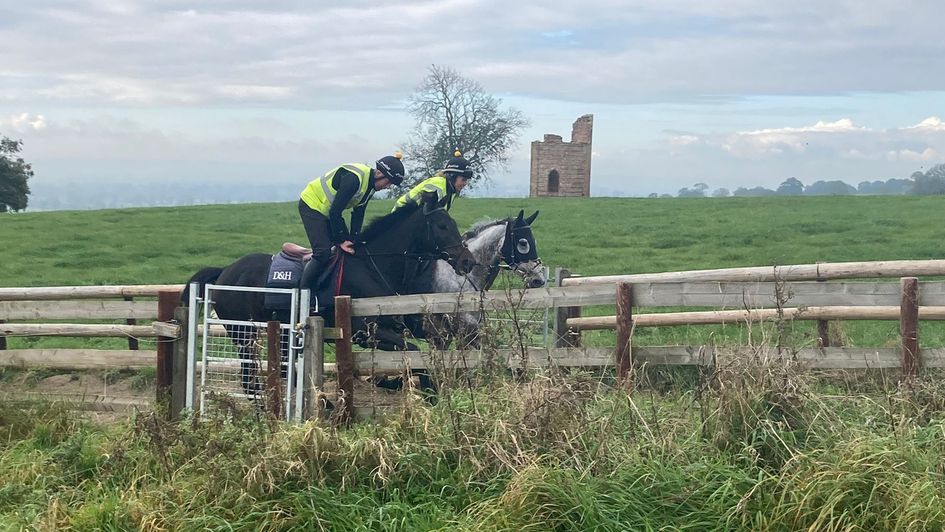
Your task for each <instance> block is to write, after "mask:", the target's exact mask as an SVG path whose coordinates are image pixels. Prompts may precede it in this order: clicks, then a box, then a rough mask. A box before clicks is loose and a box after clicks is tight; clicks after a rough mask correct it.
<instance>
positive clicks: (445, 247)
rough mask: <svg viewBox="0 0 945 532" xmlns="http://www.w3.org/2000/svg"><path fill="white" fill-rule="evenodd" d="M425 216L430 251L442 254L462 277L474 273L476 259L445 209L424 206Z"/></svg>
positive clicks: (429, 205)
mask: <svg viewBox="0 0 945 532" xmlns="http://www.w3.org/2000/svg"><path fill="white" fill-rule="evenodd" d="M423 216H424V219H425V221H426V225H427V239H428V246H429V248H430V251H433V252H435V253H440V254H441V255H443V257H442V258H443V259H444V260H446V261H447V262H449V263H450V266H452V267H453V270H455V271H456V273H458V274H460V275H465V274H467V273H469V272H470V271H472V269H473V267H474V266H475V265H476V259H475V258H474V257H473V255H472V253H470V252H469V249H468V248H467V247H466V244H465V243H463V237H462V235H460V233H459V228H458V227H457V226H456V221H455V220H453V218H452V217H451V216H450V215H449V213H448V212H446V209H444V208H443V207H437V206H435V205H433V204H424V206H423Z"/></svg>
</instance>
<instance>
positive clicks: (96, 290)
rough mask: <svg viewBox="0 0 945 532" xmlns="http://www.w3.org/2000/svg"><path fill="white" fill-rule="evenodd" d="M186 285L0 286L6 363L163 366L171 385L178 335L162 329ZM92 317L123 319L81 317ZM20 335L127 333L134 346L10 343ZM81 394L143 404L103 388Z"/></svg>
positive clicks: (1, 362) (89, 399)
mask: <svg viewBox="0 0 945 532" xmlns="http://www.w3.org/2000/svg"><path fill="white" fill-rule="evenodd" d="M182 288H183V285H132V286H59V287H39V288H0V367H19V368H31V367H46V368H54V369H138V368H147V367H151V368H159V369H160V370H161V371H159V372H158V384H159V385H160V386H162V387H164V388H166V387H167V385H168V383H167V372H166V366H167V363H166V360H167V359H168V357H169V356H170V352H171V350H172V348H173V344H174V343H175V338H170V337H167V335H166V334H162V332H161V330H160V325H161V323H163V322H166V321H170V320H172V319H173V317H174V309H175V308H176V307H177V305H178V301H179V294H180V290H181V289H182ZM67 320H68V321H71V323H70V322H67ZM87 321H116V322H120V323H75V322H87ZM15 322H26V323H15ZM50 322H51V323H50ZM142 322H144V323H142ZM148 322H151V323H148ZM156 325H157V326H156ZM14 336H23V337H85V338H90V337H97V338H126V339H127V342H128V348H127V349H124V350H121V349H90V348H68V349H64V348H49V347H41V348H30V349H26V348H21V349H9V346H8V344H7V337H14ZM139 339H153V340H154V341H155V348H154V349H151V350H143V349H139V341H138V340H139ZM162 371H163V373H162ZM162 378H163V380H162ZM34 395H35V394H34ZM53 397H54V398H61V399H70V398H69V397H66V396H61V397H60V396H59V395H56V396H53ZM79 398H80V399H81V400H82V401H81V402H83V403H84V404H86V405H87V406H88V407H90V408H98V409H107V410H112V409H115V408H123V407H127V406H143V405H142V404H141V403H139V402H135V401H130V400H127V399H126V398H121V397H106V396H104V395H101V394H97V393H91V394H82V395H81V396H79ZM72 399H75V398H72Z"/></svg>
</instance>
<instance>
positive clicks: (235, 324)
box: [187, 284, 310, 421]
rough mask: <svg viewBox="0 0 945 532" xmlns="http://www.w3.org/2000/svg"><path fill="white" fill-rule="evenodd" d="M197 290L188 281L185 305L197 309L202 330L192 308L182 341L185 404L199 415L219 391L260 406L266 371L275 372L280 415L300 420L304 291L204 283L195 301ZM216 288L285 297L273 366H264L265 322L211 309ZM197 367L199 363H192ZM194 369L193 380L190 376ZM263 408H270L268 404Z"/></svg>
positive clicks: (263, 401)
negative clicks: (229, 316) (223, 315)
mask: <svg viewBox="0 0 945 532" xmlns="http://www.w3.org/2000/svg"><path fill="white" fill-rule="evenodd" d="M197 292H198V289H197V287H196V285H191V291H190V294H191V307H190V308H192V309H197V308H198V306H197V305H198V304H200V307H202V309H203V319H202V324H203V327H202V330H201V328H199V327H197V321H198V319H197V314H198V312H192V313H191V319H190V323H189V324H188V327H189V330H190V335H189V338H190V341H191V344H190V345H189V346H188V370H189V371H188V383H187V401H188V404H187V407H188V409H191V410H193V409H194V406H195V405H194V404H193V402H194V399H195V398H196V401H197V402H198V405H196V406H197V407H198V408H199V411H200V414H201V416H202V415H204V414H205V413H206V409H207V406H208V403H209V401H211V400H212V398H213V397H214V396H219V395H224V396H229V397H236V398H242V399H246V400H248V401H252V402H253V403H254V404H256V405H257V406H260V407H263V408H265V407H266V401H267V398H268V397H270V396H269V394H267V390H266V382H267V379H266V377H267V375H268V374H269V371H270V370H271V371H278V372H279V376H280V378H279V380H278V382H279V383H280V384H279V385H280V387H281V389H280V394H279V396H280V397H281V398H282V404H281V405H280V410H282V412H283V413H284V417H285V419H288V420H296V421H300V420H301V419H302V399H303V394H302V393H300V390H302V389H303V386H302V380H303V375H304V372H305V368H304V363H305V358H304V356H303V353H302V348H303V345H304V334H305V333H304V328H303V323H302V322H304V320H305V318H306V317H308V310H309V304H310V300H309V298H310V296H309V291H308V290H301V291H300V290H298V289H277V288H254V287H243V286H240V287H237V286H222V285H212V284H210V285H206V287H205V288H204V294H203V298H202V300H201V301H197V300H196V293H197ZM222 292H238V293H242V294H245V295H246V296H247V297H251V296H253V295H255V294H258V295H259V296H264V295H265V294H267V293H268V294H286V295H289V296H290V298H291V305H290V307H289V309H288V316H287V317H288V322H287V323H280V324H279V333H280V334H279V355H278V356H277V357H276V358H277V360H279V361H280V362H279V367H277V368H269V367H268V366H269V364H268V360H269V349H268V341H267V340H268V338H267V325H268V324H267V322H259V321H243V320H225V319H220V318H218V317H217V316H216V315H215V314H214V313H213V305H214V302H215V300H216V299H215V298H216V297H217V296H218V295H219V294H220V293H222ZM198 366H199V368H198ZM198 370H199V372H200V373H199V382H198V381H197V379H195V378H194V376H195V373H196V371H198ZM269 410H274V409H273V408H272V406H271V405H270V407H269Z"/></svg>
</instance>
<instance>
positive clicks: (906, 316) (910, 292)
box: [899, 277, 919, 379]
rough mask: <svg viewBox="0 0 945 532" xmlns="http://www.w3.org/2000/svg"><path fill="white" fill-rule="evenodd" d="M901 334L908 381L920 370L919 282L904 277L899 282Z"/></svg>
mask: <svg viewBox="0 0 945 532" xmlns="http://www.w3.org/2000/svg"><path fill="white" fill-rule="evenodd" d="M899 287H900V294H901V299H900V303H899V334H900V336H901V337H902V374H903V377H905V378H906V379H912V378H914V377H915V376H916V374H917V373H918V369H919V363H918V355H919V280H918V279H917V278H915V277H903V278H901V279H900V280H899Z"/></svg>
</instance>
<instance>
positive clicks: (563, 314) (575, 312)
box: [554, 268, 581, 347]
mask: <svg viewBox="0 0 945 532" xmlns="http://www.w3.org/2000/svg"><path fill="white" fill-rule="evenodd" d="M568 277H571V270H569V269H567V268H556V269H555V279H557V282H558V286H561V282H562V281H563V280H565V279H567V278H568ZM579 317H581V307H555V328H554V335H555V339H554V340H555V341H554V346H555V347H578V346H580V345H581V332H580V331H571V330H569V329H568V318H579Z"/></svg>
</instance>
